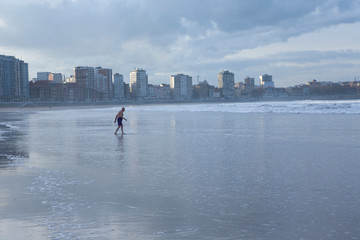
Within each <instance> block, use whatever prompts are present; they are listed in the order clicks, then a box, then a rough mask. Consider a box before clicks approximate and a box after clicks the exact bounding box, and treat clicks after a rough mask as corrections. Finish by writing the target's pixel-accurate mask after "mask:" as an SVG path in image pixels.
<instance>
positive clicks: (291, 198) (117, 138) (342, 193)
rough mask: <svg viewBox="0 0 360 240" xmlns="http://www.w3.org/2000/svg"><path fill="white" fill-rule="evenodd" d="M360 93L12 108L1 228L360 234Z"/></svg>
mask: <svg viewBox="0 0 360 240" xmlns="http://www.w3.org/2000/svg"><path fill="white" fill-rule="evenodd" d="M359 105H360V103H359V101H358V100H357V101H350V102H349V101H335V102H328V101H327V102H321V101H320V102H302V101H300V102H287V103H285V102H272V103H248V104H246V103H224V104H211V103H208V104H177V105H176V104H173V105H156V106H152V105H143V106H126V111H125V117H126V118H127V119H128V121H123V123H124V132H125V134H124V135H121V134H118V135H114V131H115V129H116V127H117V125H116V124H115V123H114V117H115V115H116V113H117V112H118V111H119V110H120V107H109V106H107V107H97V108H84V109H81V108H76V109H46V110H45V109H42V110H28V109H27V110H26V111H22V110H21V111H20V110H19V111H18V110H16V111H15V110H6V111H1V112H0V114H1V115H0V149H1V153H0V161H1V162H0V191H1V192H2V194H1V196H0V226H1V227H0V239H164V240H165V239H200V240H201V239H203V240H205V239H219V240H220V239H221V240H222V239H234V240H235V239H274V240H275V239H360V226H359V217H358V216H359V214H360V206H359V205H358V199H359V197H360V187H359V186H358V182H359V181H360V171H359V169H360V162H359V161H358V156H359V153H360V141H359V134H360V126H359V124H358V122H359V116H360V115H359Z"/></svg>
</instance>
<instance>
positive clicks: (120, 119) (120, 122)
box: [117, 117, 122, 126]
mask: <svg viewBox="0 0 360 240" xmlns="http://www.w3.org/2000/svg"><path fill="white" fill-rule="evenodd" d="M117 122H118V126H121V125H122V118H121V117H118V119H117Z"/></svg>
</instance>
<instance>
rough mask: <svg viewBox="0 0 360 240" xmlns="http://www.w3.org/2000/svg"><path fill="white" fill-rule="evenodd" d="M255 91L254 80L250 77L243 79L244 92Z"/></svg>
mask: <svg viewBox="0 0 360 240" xmlns="http://www.w3.org/2000/svg"><path fill="white" fill-rule="evenodd" d="M253 89H255V79H254V78H251V77H246V78H244V90H245V91H247V92H248V91H251V90H253Z"/></svg>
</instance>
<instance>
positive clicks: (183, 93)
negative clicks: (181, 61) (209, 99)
mask: <svg viewBox="0 0 360 240" xmlns="http://www.w3.org/2000/svg"><path fill="white" fill-rule="evenodd" d="M170 88H171V90H172V91H173V94H174V98H175V99H190V98H191V97H192V77H190V76H189V75H184V74H182V73H181V74H176V75H171V76H170Z"/></svg>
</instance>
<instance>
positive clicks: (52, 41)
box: [0, 0, 360, 87]
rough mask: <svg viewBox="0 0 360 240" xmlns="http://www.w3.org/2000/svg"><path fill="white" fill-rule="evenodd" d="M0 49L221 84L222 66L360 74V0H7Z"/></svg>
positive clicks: (61, 65) (36, 66)
mask: <svg viewBox="0 0 360 240" xmlns="http://www.w3.org/2000/svg"><path fill="white" fill-rule="evenodd" d="M0 54H4V55H11V56H15V57H17V58H21V59H23V60H24V61H25V62H27V63H29V74H30V76H29V77H30V78H33V77H36V73H37V72H45V71H46V72H61V73H63V74H65V75H66V76H69V75H70V74H72V72H73V68H74V67H75V66H93V67H96V66H102V67H105V68H111V69H113V72H114V73H115V72H119V73H121V74H123V75H124V79H125V82H129V73H130V71H131V70H133V69H134V68H136V67H138V68H143V69H145V70H146V71H147V73H148V75H149V83H153V84H159V83H169V76H170V75H171V74H176V73H184V74H188V75H190V76H192V77H193V82H194V83H196V82H197V76H199V80H200V81H203V80H204V79H206V80H207V81H208V82H209V83H210V84H212V85H217V74H218V73H219V72H221V71H222V70H230V71H231V72H233V73H235V81H236V82H239V81H243V79H244V78H245V77H246V76H250V77H254V78H255V80H256V83H258V78H259V75H261V74H265V73H267V74H271V75H272V76H273V80H274V82H275V86H276V87H286V86H294V85H297V84H302V83H305V82H306V81H310V80H312V79H317V80H318V81H333V82H340V81H352V80H353V79H354V77H357V78H358V79H360V1H359V0H346V1H342V0H13V1H9V0H0Z"/></svg>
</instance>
